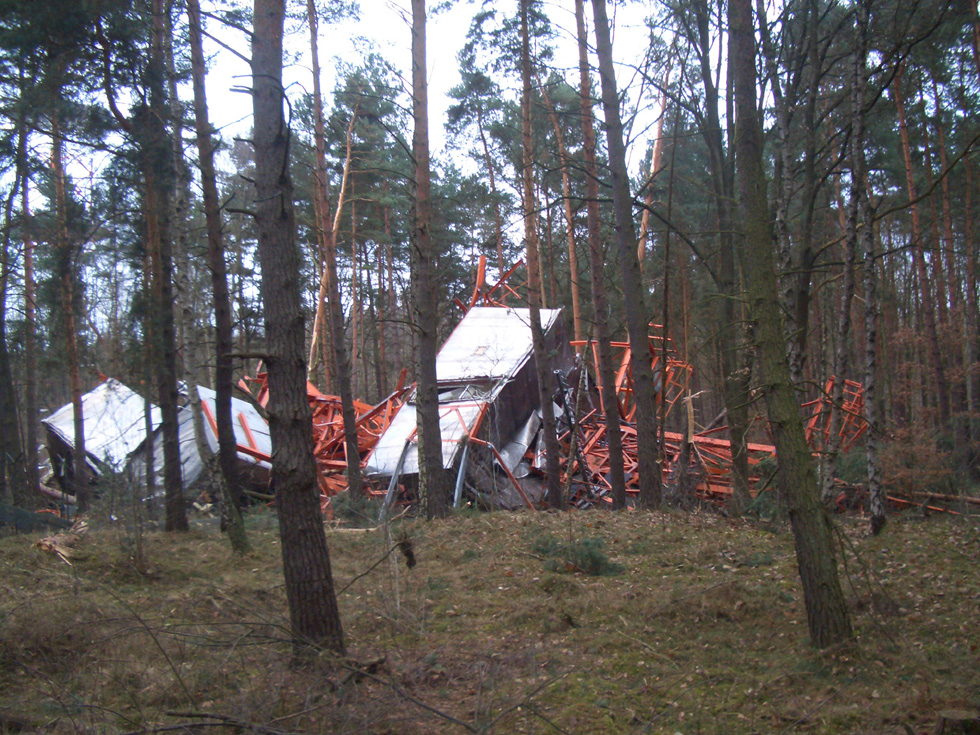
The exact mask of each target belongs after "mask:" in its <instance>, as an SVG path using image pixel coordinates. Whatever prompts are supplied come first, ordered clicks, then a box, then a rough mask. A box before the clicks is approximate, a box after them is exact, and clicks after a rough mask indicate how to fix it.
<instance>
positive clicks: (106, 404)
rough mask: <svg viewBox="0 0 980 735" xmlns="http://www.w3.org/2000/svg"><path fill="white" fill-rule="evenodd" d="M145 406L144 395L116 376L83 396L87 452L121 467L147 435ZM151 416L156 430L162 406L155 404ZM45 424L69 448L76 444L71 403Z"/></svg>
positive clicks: (117, 468)
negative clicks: (158, 406)
mask: <svg viewBox="0 0 980 735" xmlns="http://www.w3.org/2000/svg"><path fill="white" fill-rule="evenodd" d="M144 406H145V402H144V399H143V396H141V395H139V394H138V393H136V392H135V391H132V390H130V389H129V388H127V387H126V386H125V385H123V384H122V383H120V382H119V381H118V380H115V379H113V378H109V379H108V380H106V381H105V382H104V383H102V384H101V385H99V386H98V387H97V388H95V389H93V390H91V391H89V392H88V393H86V394H85V395H83V396H82V417H83V419H84V422H85V423H84V425H85V450H86V452H87V453H88V454H90V455H91V456H93V457H95V458H96V459H98V460H99V461H100V462H104V463H105V464H107V465H109V466H110V467H112V469H113V470H114V471H116V472H118V471H120V470H122V468H123V466H124V465H125V463H126V460H127V458H128V457H129V455H130V454H132V453H133V452H134V451H135V450H136V448H137V447H139V445H140V444H142V443H143V439H144V438H145V437H146V426H145V424H144V419H143V411H144ZM151 406H152V404H151ZM150 416H151V419H152V422H153V428H154V430H156V428H157V427H158V426H159V425H160V422H161V416H160V409H159V408H157V407H156V406H152V409H151V413H150ZM43 423H44V424H45V425H46V426H47V427H48V428H49V429H50V430H51V431H53V432H54V433H55V434H56V435H57V436H58V437H59V438H60V439H61V440H62V441H64V442H65V444H67V445H68V446H69V447H74V446H75V424H74V414H73V413H72V405H71V404H70V403H69V404H67V405H65V406H62V407H61V408H59V409H58V410H57V411H55V412H54V413H53V414H51V415H50V416H48V418H46V419H44V420H43Z"/></svg>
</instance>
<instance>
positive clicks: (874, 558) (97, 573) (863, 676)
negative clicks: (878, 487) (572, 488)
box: [0, 511, 980, 734]
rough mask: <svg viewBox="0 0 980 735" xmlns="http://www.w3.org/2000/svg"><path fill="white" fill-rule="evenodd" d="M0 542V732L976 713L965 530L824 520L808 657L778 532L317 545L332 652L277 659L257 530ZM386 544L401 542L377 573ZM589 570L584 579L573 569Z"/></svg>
mask: <svg viewBox="0 0 980 735" xmlns="http://www.w3.org/2000/svg"><path fill="white" fill-rule="evenodd" d="M250 525H251V526H252V530H251V541H252V544H253V547H254V549H255V550H254V552H253V553H252V554H251V555H250V556H248V557H246V558H245V559H235V558H233V557H232V556H231V554H230V552H229V550H228V546H227V542H226V541H225V539H223V538H222V537H221V536H220V535H219V534H218V532H217V531H216V530H214V529H212V528H209V527H205V528H201V529H198V530H195V531H192V532H191V533H188V534H185V535H180V536H174V535H166V534H163V533H156V532H154V533H148V534H146V536H145V538H144V562H145V564H146V565H148V569H146V572H145V573H140V572H138V571H137V564H135V563H134V559H133V553H132V549H133V548H134V545H133V539H132V538H131V536H129V535H128V534H127V532H126V531H125V530H124V529H120V528H113V527H102V528H99V527H98V524H97V523H96V522H93V526H94V528H93V530H92V531H91V532H90V533H89V534H88V536H87V537H86V538H85V540H84V541H83V543H82V546H81V548H80V552H79V554H78V556H77V557H76V558H75V559H74V564H73V566H69V565H68V564H66V563H64V562H63V561H61V560H59V559H58V558H56V557H54V556H53V555H50V554H45V553H43V552H41V551H39V550H37V549H34V548H32V547H31V542H32V541H33V540H35V539H36V538H38V537H39V536H40V534H35V535H34V536H14V537H7V538H3V539H0V733H14V732H45V733H120V732H132V733H137V732H209V733H210V732H215V733H223V732H259V733H269V734H271V733H286V732H317V733H326V732H332V733H433V732H436V733H441V732H445V733H451V732H467V731H471V732H488V733H490V732H492V733H502V734H503V733H514V732H526V733H555V732H563V733H575V734H579V733H647V732H649V733H660V732H664V733H676V732H679V733H771V732H825V733H838V732H839V733H858V732H860V733H907V732H913V733H926V732H932V731H933V728H934V726H935V720H936V716H937V712H938V711H939V710H942V709H948V708H964V707H966V708H977V707H980V663H978V662H980V649H978V645H980V614H978V610H980V575H978V569H980V521H978V519H977V518H973V519H968V520H964V519H954V518H949V517H942V518H930V519H926V520H923V519H914V518H912V517H911V516H908V517H905V518H895V519H892V522H891V524H890V525H889V527H888V528H887V529H886V532H885V534H884V535H883V536H882V537H880V538H870V537H866V536H865V535H864V528H865V524H864V523H863V522H862V521H859V520H858V519H845V520H843V521H842V530H843V536H844V537H846V539H847V542H848V544H849V546H850V548H849V551H848V563H847V572H846V580H845V584H846V586H847V594H848V598H849V600H850V603H851V612H852V616H853V619H854V623H855V627H856V630H857V633H858V639H857V641H856V643H855V644H854V645H852V646H848V647H846V648H844V649H841V650H836V651H828V652H817V651H814V650H813V649H812V648H810V646H809V644H808V642H807V631H806V620H805V617H804V611H803V606H802V601H801V591H800V585H799V582H798V579H797V577H796V572H795V560H794V557H793V552H792V539H791V538H790V536H789V532H788V530H787V529H786V528H784V527H777V528H772V527H767V526H763V525H760V524H756V523H751V522H731V521H728V520H725V519H722V518H719V517H717V516H714V515H709V514H685V513H657V514H651V513H640V512H630V513H623V514H620V515H612V514H610V513H604V512H577V513H566V514H554V513H536V514H529V513H518V514H503V513H494V514H468V513H462V514H460V515H457V516H454V517H453V518H452V519H450V520H448V521H444V522H437V523H422V522H419V521H415V520H401V521H396V522H395V523H394V524H393V525H392V527H391V529H390V533H388V532H386V531H385V530H374V531H366V532H360V531H353V530H337V529H334V530H331V531H330V532H329V541H330V548H331V552H332V560H333V565H334V575H335V579H336V583H337V587H338V590H340V589H341V588H343V591H341V592H340V593H339V599H340V607H341V612H342V615H343V622H344V626H345V632H346V635H347V641H348V647H349V653H350V657H351V658H350V661H348V662H339V661H336V660H332V659H331V658H330V657H328V656H323V657H321V658H320V659H319V660H317V661H315V662H313V663H310V664H307V665H305V666H303V667H296V666H293V665H292V664H291V657H290V651H291V649H290V647H289V645H288V643H287V641H286V628H285V626H286V621H287V616H286V609H285V601H284V594H283V589H282V578H281V565H280V560H279V548H278V543H279V542H278V535H277V533H276V531H275V521H274V519H273V518H272V517H271V516H270V515H268V513H267V512H265V511H262V512H257V513H253V514H252V517H251V518H250ZM389 537H390V539H391V540H392V541H395V542H397V541H399V540H404V539H408V540H410V542H411V549H412V552H413V555H414V557H415V560H416V562H417V563H416V564H415V566H414V567H412V568H409V567H408V566H407V564H406V559H405V557H404V555H403V554H402V553H401V552H400V551H395V552H394V553H393V554H391V555H390V556H389V557H388V558H387V559H384V560H383V561H381V563H380V564H378V565H377V566H376V567H375V568H374V569H373V570H372V571H370V572H368V573H367V574H365V575H364V576H363V577H361V578H359V579H355V577H357V575H359V574H362V573H364V572H366V571H367V570H368V569H369V567H371V565H372V564H375V563H376V562H378V561H379V560H381V559H382V557H384V555H385V553H386V551H387V549H388V548H390V547H389V545H388V544H389ZM584 568H591V569H592V571H594V572H598V573H602V574H605V575H606V576H601V575H600V576H590V575H587V574H585V573H583V572H582V571H580V570H581V569H584Z"/></svg>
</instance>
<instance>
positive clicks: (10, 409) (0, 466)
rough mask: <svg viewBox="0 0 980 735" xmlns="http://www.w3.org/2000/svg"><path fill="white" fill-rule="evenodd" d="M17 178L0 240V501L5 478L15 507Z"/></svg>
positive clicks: (20, 451) (20, 493)
mask: <svg viewBox="0 0 980 735" xmlns="http://www.w3.org/2000/svg"><path fill="white" fill-rule="evenodd" d="M17 187H18V181H15V182H14V185H13V187H11V189H10V191H9V193H8V194H7V199H6V203H5V206H4V221H3V237H2V242H0V248H2V250H0V502H3V500H4V496H5V491H4V487H5V486H6V485H7V481H8V480H9V482H10V485H9V487H10V499H11V501H12V503H13V504H14V505H16V506H20V507H22V506H26V505H28V503H29V501H30V499H31V496H30V492H29V485H28V478H27V468H26V466H25V462H24V448H23V444H22V443H21V437H20V422H19V420H18V414H19V411H18V410H17V400H16V398H15V396H16V395H17V394H16V392H15V391H14V378H13V372H12V370H11V367H10V352H9V350H8V349H7V286H8V283H9V276H10V228H11V226H12V224H13V202H14V199H16V198H17Z"/></svg>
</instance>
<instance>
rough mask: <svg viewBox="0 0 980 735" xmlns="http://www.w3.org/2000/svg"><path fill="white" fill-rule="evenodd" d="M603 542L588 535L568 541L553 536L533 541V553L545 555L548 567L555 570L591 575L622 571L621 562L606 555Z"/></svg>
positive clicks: (602, 575)
mask: <svg viewBox="0 0 980 735" xmlns="http://www.w3.org/2000/svg"><path fill="white" fill-rule="evenodd" d="M605 545H606V544H605V542H604V541H603V540H602V539H601V538H596V537H595V536H590V537H588V538H582V539H576V540H574V541H570V542H567V543H566V542H564V541H560V540H559V539H556V538H555V537H554V536H545V537H542V538H539V539H538V540H537V541H535V543H534V546H533V550H534V553H536V554H539V555H540V556H543V557H545V559H546V563H547V565H548V568H549V569H551V570H552V571H555V572H582V573H583V574H588V575H589V576H592V577H612V576H615V575H617V574H621V573H622V572H623V567H622V565H621V564H617V563H615V562H613V561H610V559H609V557H608V556H606V552H605V551H604V550H603V549H604V548H605Z"/></svg>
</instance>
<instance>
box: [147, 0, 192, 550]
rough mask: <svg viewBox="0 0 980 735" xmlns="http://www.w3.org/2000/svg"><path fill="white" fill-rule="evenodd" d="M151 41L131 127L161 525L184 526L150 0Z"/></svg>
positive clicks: (166, 171)
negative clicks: (148, 271) (153, 373)
mask: <svg viewBox="0 0 980 735" xmlns="http://www.w3.org/2000/svg"><path fill="white" fill-rule="evenodd" d="M152 10H153V25H152V44H151V47H150V57H149V60H148V63H147V66H146V77H147V79H146V86H147V90H148V92H149V106H148V107H146V106H144V107H141V108H140V110H139V111H138V112H137V118H136V120H134V130H135V131H136V134H137V136H138V142H139V143H140V148H141V152H142V156H143V179H144V183H145V185H146V215H147V242H148V244H149V247H150V252H151V255H152V256H153V258H154V262H153V281H154V285H153V295H154V301H155V303H154V309H155V311H156V321H157V337H158V339H159V345H160V350H159V356H160V368H159V370H158V371H157V391H158V399H157V400H158V402H159V404H160V415H161V419H162V422H163V423H162V430H163V480H164V488H165V502H166V522H165V528H166V530H168V531H186V530H187V529H188V525H187V511H186V508H185V505H184V489H183V482H182V479H181V465H180V427H179V424H178V418H177V335H176V332H175V326H176V317H175V312H174V294H173V243H172V240H171V232H172V230H171V222H170V215H171V211H170V192H171V190H172V187H173V179H174V170H173V168H174V167H173V147H172V145H171V143H170V135H171V134H172V131H168V130H167V126H166V123H167V120H168V119H169V117H170V112H169V109H168V107H167V98H166V93H165V91H164V75H165V66H164V53H163V37H164V8H163V0H153V5H152Z"/></svg>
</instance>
